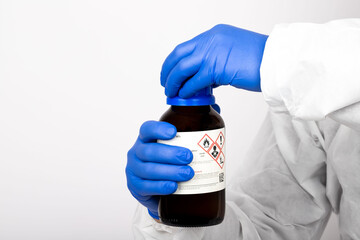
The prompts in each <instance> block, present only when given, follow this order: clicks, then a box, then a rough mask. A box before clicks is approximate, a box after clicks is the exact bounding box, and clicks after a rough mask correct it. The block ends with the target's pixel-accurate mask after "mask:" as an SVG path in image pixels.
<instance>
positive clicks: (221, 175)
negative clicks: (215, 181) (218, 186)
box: [219, 172, 224, 182]
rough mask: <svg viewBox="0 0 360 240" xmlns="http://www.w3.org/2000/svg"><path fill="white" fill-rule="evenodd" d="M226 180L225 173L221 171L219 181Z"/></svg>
mask: <svg viewBox="0 0 360 240" xmlns="http://www.w3.org/2000/svg"><path fill="white" fill-rule="evenodd" d="M223 181H224V173H223V172H222V173H219V182H223Z"/></svg>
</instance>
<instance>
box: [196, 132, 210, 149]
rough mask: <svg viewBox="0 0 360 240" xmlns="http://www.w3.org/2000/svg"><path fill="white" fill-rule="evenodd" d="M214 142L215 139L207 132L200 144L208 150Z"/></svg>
mask: <svg viewBox="0 0 360 240" xmlns="http://www.w3.org/2000/svg"><path fill="white" fill-rule="evenodd" d="M213 143H214V141H213V140H212V139H211V138H210V137H209V136H208V135H207V134H205V135H204V136H203V137H202V138H201V140H200V141H199V142H198V145H199V146H200V147H201V148H202V149H204V151H205V152H207V151H208V150H209V149H210V146H211V145H212V144H213Z"/></svg>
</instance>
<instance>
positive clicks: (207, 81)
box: [179, 68, 214, 98]
mask: <svg viewBox="0 0 360 240" xmlns="http://www.w3.org/2000/svg"><path fill="white" fill-rule="evenodd" d="M213 83H214V82H213V80H212V79H211V74H209V71H208V70H207V68H201V69H200V70H199V72H197V73H196V74H195V75H194V76H192V77H191V78H190V79H188V80H187V81H186V82H185V83H184V85H183V86H182V87H181V89H180V91H179V97H181V98H188V97H191V96H193V95H194V94H195V93H196V92H197V91H199V90H201V89H203V88H206V87H209V86H211V85H212V84H213Z"/></svg>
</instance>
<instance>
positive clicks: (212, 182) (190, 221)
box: [159, 88, 226, 227]
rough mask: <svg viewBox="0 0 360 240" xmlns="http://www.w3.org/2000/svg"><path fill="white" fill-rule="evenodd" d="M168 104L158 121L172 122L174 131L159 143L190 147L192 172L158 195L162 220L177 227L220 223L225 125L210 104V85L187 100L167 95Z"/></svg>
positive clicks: (221, 216)
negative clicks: (169, 136)
mask: <svg viewBox="0 0 360 240" xmlns="http://www.w3.org/2000/svg"><path fill="white" fill-rule="evenodd" d="M167 104H168V105H171V106H170V108H169V109H168V110H167V111H166V112H165V113H164V114H163V116H162V117H161V119H160V121H164V122H168V123H171V124H173V125H174V126H175V127H176V128H177V134H176V136H175V138H173V139H171V140H168V141H159V142H161V143H164V144H169V145H176V146H182V147H186V148H188V149H190V150H191V151H192V154H193V160H192V162H191V163H190V164H189V165H190V166H191V167H192V168H193V170H194V171H195V175H194V177H193V178H192V179H191V180H189V181H187V182H179V183H178V189H177V191H176V192H175V193H173V194H171V195H165V196H160V203H159V214H160V219H161V222H162V223H164V224H166V225H170V226H179V227H180V226H181V227H203V226H211V225H216V224H219V223H221V222H222V221H223V219H224V214H225V157H226V156H225V124H224V121H223V119H222V118H221V117H220V115H219V114H218V113H217V112H216V111H215V110H214V109H213V108H212V106H211V105H213V104H215V97H214V96H213V94H212V88H205V89H203V90H201V91H199V92H198V93H196V94H195V95H194V96H193V97H191V98H187V99H182V98H180V97H174V98H168V99H167Z"/></svg>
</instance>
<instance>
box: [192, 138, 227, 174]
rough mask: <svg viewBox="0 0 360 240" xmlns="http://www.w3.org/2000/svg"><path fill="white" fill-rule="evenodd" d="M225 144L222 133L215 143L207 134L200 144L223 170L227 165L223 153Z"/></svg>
mask: <svg viewBox="0 0 360 240" xmlns="http://www.w3.org/2000/svg"><path fill="white" fill-rule="evenodd" d="M224 144H225V138H224V134H223V133H222V132H220V133H219V135H218V137H217V138H216V141H215V142H214V141H213V140H212V139H211V138H210V137H209V135H207V134H205V135H204V136H203V137H202V138H201V139H200V141H199V142H198V145H199V146H200V147H201V148H202V149H203V150H204V151H205V152H207V154H209V155H210V157H212V159H214V161H215V162H216V163H217V164H218V165H219V167H220V168H223V167H224V163H225V155H224V153H223V147H224Z"/></svg>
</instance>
